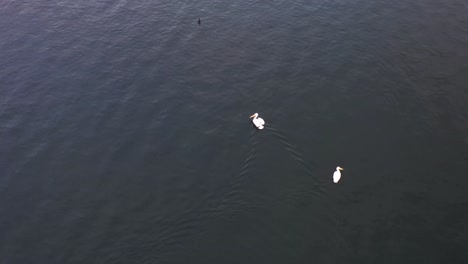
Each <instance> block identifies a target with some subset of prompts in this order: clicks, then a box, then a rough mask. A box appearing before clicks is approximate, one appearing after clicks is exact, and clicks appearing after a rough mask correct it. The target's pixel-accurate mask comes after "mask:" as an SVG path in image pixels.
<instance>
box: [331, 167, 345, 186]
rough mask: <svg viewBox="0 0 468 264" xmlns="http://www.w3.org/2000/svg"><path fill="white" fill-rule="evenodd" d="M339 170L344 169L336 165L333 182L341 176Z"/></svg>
mask: <svg viewBox="0 0 468 264" xmlns="http://www.w3.org/2000/svg"><path fill="white" fill-rule="evenodd" d="M340 170H344V169H343V168H341V167H340V166H338V167H336V171H335V172H334V173H333V182H334V183H337V182H338V181H339V180H340V178H341V172H340Z"/></svg>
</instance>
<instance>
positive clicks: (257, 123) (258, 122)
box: [250, 113, 265, 129]
mask: <svg viewBox="0 0 468 264" xmlns="http://www.w3.org/2000/svg"><path fill="white" fill-rule="evenodd" d="M250 118H253V119H252V123H254V125H255V126H256V127H257V128H258V129H263V128H264V126H263V125H265V121H263V119H262V118H260V117H258V113H255V114H253V115H251V116H250Z"/></svg>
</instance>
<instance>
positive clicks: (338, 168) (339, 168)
mask: <svg viewBox="0 0 468 264" xmlns="http://www.w3.org/2000/svg"><path fill="white" fill-rule="evenodd" d="M336 170H344V169H343V168H341V167H340V166H338V167H336Z"/></svg>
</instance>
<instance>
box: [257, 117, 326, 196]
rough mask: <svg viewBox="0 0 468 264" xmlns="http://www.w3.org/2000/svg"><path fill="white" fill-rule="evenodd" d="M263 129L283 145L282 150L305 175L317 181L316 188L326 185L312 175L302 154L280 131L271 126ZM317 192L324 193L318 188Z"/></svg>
mask: <svg viewBox="0 0 468 264" xmlns="http://www.w3.org/2000/svg"><path fill="white" fill-rule="evenodd" d="M265 128H266V130H268V131H269V132H271V134H273V135H274V136H275V137H276V138H278V139H279V140H280V141H281V143H282V144H283V146H284V148H285V149H286V151H287V152H288V153H289V155H290V156H291V157H292V158H293V159H294V160H295V161H297V162H298V163H299V164H300V165H301V166H302V167H303V168H304V170H305V171H306V172H307V174H308V175H310V176H312V177H314V178H315V180H317V181H318V184H317V186H320V187H323V186H325V185H328V184H327V183H325V182H321V181H320V179H319V178H317V177H316V176H315V175H314V173H313V172H312V169H311V168H310V167H309V165H308V164H307V162H306V161H305V160H304V156H303V154H302V153H301V152H299V151H298V150H297V149H296V147H295V146H294V145H292V144H291V143H289V141H288V139H287V138H286V137H285V136H284V135H283V134H282V133H281V132H280V131H278V130H277V129H275V128H273V127H271V125H270V126H267V127H265ZM319 190H320V191H322V192H323V191H324V189H322V188H319Z"/></svg>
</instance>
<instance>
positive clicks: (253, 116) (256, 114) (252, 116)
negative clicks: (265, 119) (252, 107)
mask: <svg viewBox="0 0 468 264" xmlns="http://www.w3.org/2000/svg"><path fill="white" fill-rule="evenodd" d="M257 117H258V113H255V114H253V115H251V116H250V118H257Z"/></svg>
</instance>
